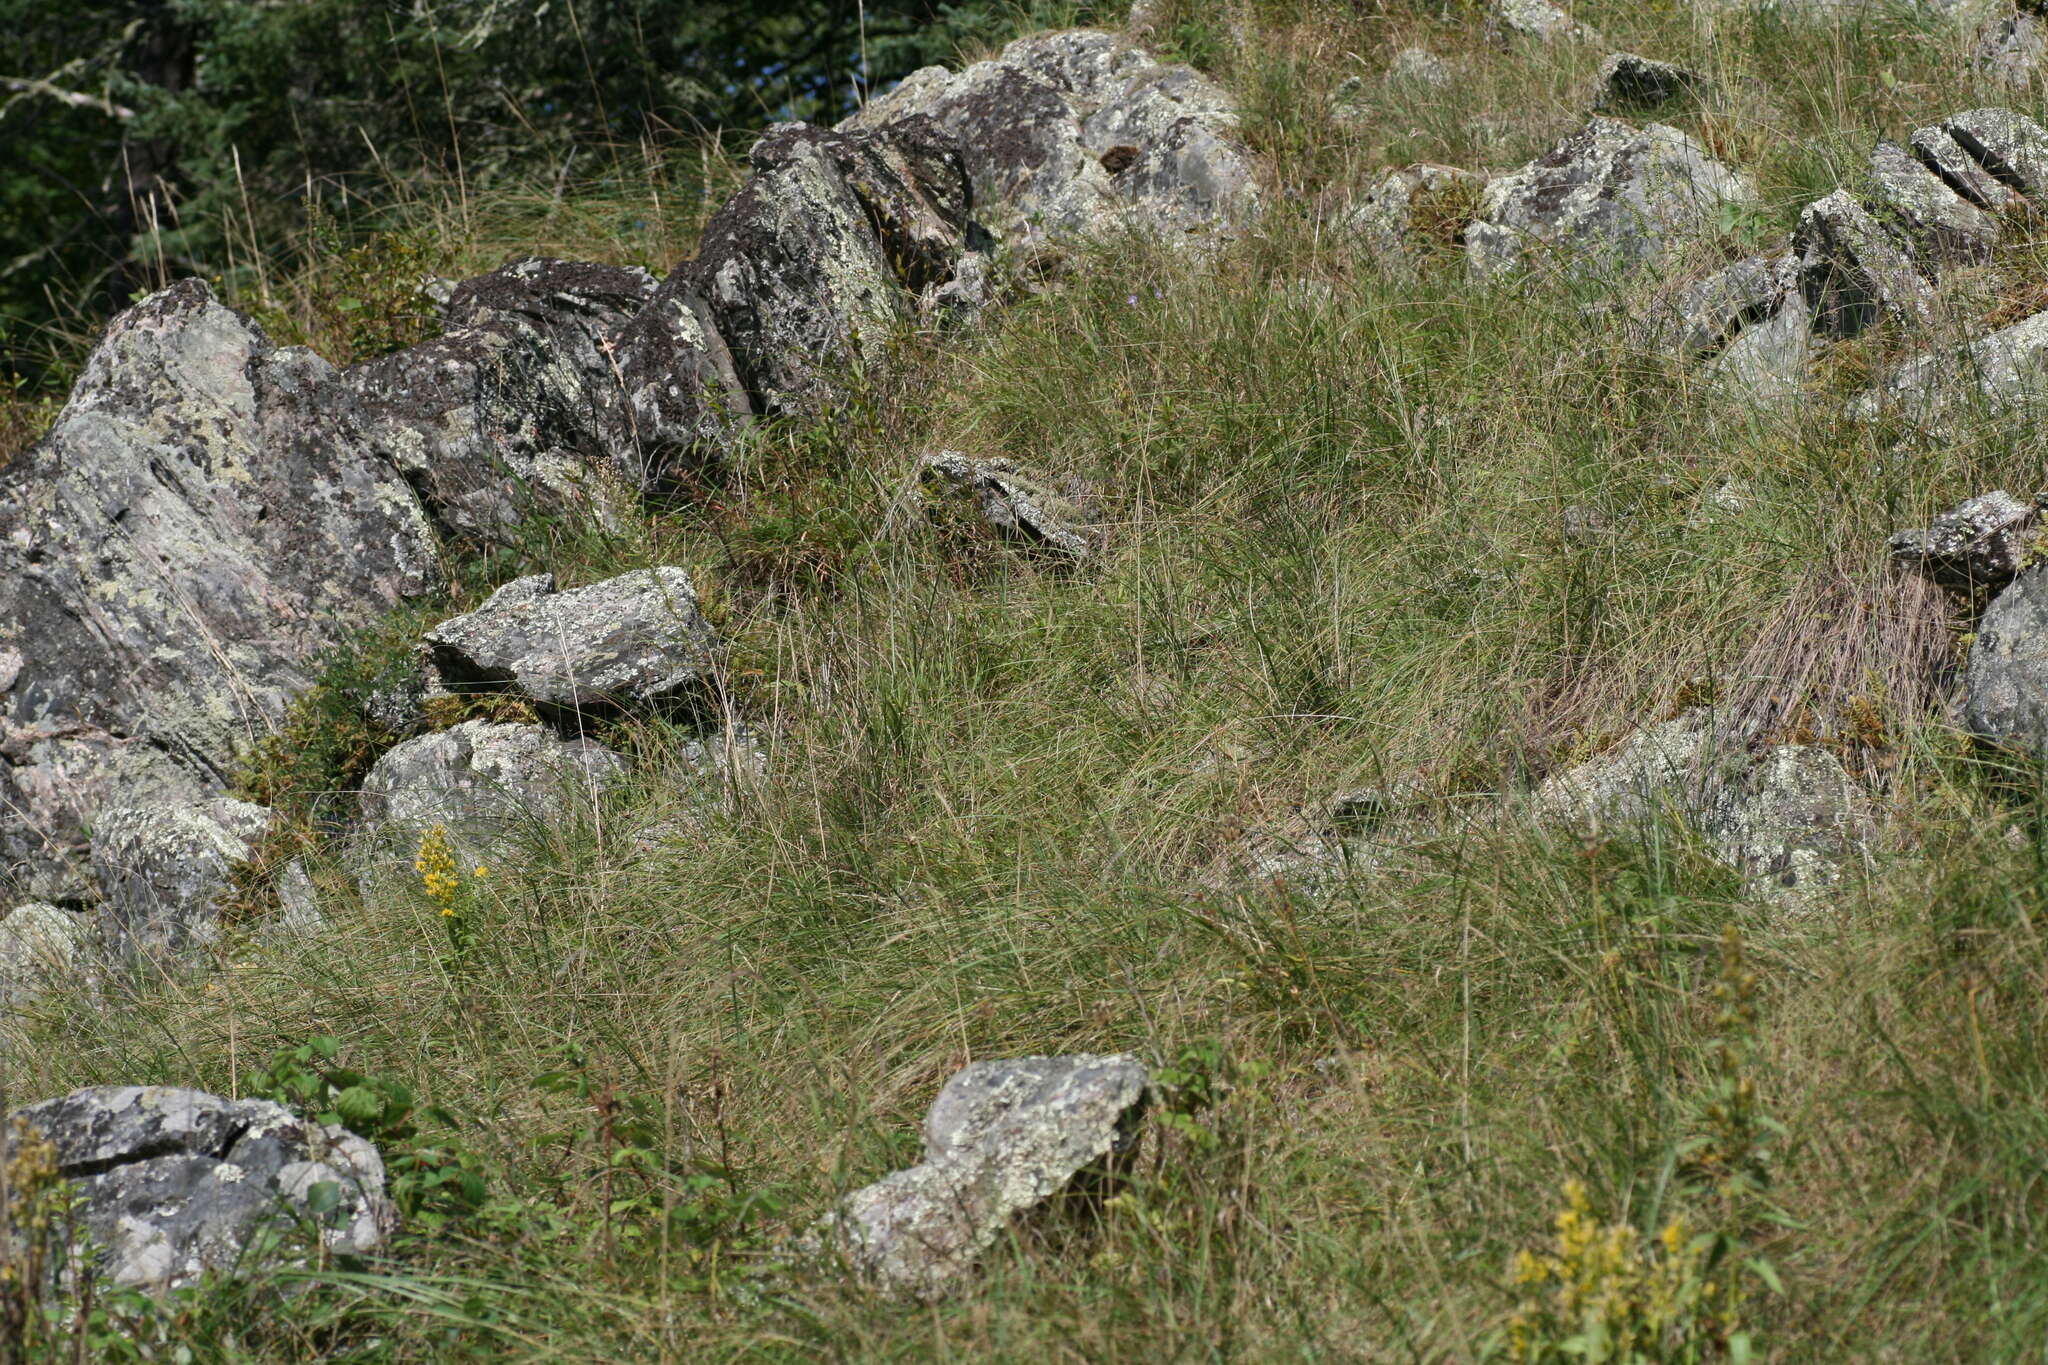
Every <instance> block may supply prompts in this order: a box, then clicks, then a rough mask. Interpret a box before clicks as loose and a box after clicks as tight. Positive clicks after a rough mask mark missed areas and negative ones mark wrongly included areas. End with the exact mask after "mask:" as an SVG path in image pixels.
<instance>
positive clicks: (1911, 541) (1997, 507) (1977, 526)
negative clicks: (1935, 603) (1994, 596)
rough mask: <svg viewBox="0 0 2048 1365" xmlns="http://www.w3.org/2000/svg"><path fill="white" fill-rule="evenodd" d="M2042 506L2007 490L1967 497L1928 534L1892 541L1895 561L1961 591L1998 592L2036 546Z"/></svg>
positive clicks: (1905, 535)
mask: <svg viewBox="0 0 2048 1365" xmlns="http://www.w3.org/2000/svg"><path fill="white" fill-rule="evenodd" d="M2040 515H2041V502H2040V500H2039V499H2036V500H2035V501H2034V502H2031V503H2028V502H2021V501H2020V500H2019V499H2018V498H2016V497H2014V496H2013V495H2012V494H2010V493H2008V492H2006V491H2005V490H2004V489H2003V488H1998V489H1993V490H1992V491H1991V492H1989V493H1980V494H1978V495H1977V496H1976V497H1974V498H1968V499H1965V500H1964V501H1962V502H1960V503H1958V504H1957V505H1956V506H1954V507H1952V508H1950V509H1949V510H1948V511H1946V512H1943V513H1941V514H1940V515H1938V516H1936V517H1935V518H1934V520H1933V521H1932V522H1930V523H1929V524H1928V525H1927V527H1926V528H1925V529H1924V530H1915V531H1901V532H1899V533H1898V534H1897V535H1895V536H1893V537H1892V538H1891V552H1892V558H1893V559H1895V560H1897V561H1898V562H1899V563H1901V564H1903V565H1905V566H1906V567H1908V568H1911V569H1916V570H1918V571H1919V572H1921V573H1924V574H1926V575H1927V576H1928V577H1929V578H1931V579H1933V580H1934V581H1935V582H1937V583H1939V584H1941V585H1942V586H1943V587H1946V588H1953V589H1954V590H1956V591H1957V592H1965V593H1976V592H1985V591H1996V590H1997V589H1999V588H2002V587H2004V586H2005V585H2006V584H2008V583H2010V582H2011V581H2012V580H2013V577H2014V576H2015V575H2016V574H2018V573H2019V571H2020V566H2021V565H2022V564H2024V563H2025V562H2026V557H2027V554H2028V552H2029V551H2030V550H2032V548H2033V544H2034V540H2035V526H2036V523H2037V522H2038V521H2039V519H2040Z"/></svg>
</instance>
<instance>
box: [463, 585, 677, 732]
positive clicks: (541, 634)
mask: <svg viewBox="0 0 2048 1365" xmlns="http://www.w3.org/2000/svg"><path fill="white" fill-rule="evenodd" d="M425 644H426V647H427V650H428V658H429V663H430V666H431V667H432V669H433V670H434V673H435V681H436V682H437V683H438V685H439V686H440V687H441V688H443V689H445V690H447V691H450V692H456V693H477V692H505V693H509V694H511V695H513V696H517V697H524V698H525V699H527V700H529V701H531V702H533V703H534V704H535V705H536V706H538V707H539V708H540V709H541V710H542V711H543V712H544V713H547V714H551V715H559V716H578V715H586V716H587V715H595V714H600V713H607V712H614V711H619V710H627V709H642V708H647V707H651V706H654V705H656V704H659V703H662V702H667V701H671V700H673V699H675V698H677V697H679V696H681V695H683V694H684V693H685V692H687V691H689V690H690V689H691V688H693V687H695V686H696V685H697V684H698V683H699V682H700V681H701V680H702V679H703V678H704V676H705V674H706V673H707V672H708V671H709V670H710V668H711V666H712V664H713V662H714V658H715V651H716V647H717V640H716V638H715V636H714V635H713V633H712V630H711V626H710V624H709V623H708V622H707V621H705V619H704V615H703V613H702V612H700V611H699V610H698V608H697V590H696V588H695V587H694V586H693V585H692V584H691V582H690V575H689V574H688V573H686V572H685V571H684V570H682V569H677V568H667V567H663V568H656V569H641V570H636V571H634V572H632V573H625V574H621V575H619V576H618V577H616V578H608V579H606V580H604V581H603V582H601V583H592V584H591V585H589V586H588V587H583V588H576V589H573V590H571V591H569V592H560V591H557V590H556V588H555V580H554V576H553V575H552V574H534V575H532V576H530V577H526V578H518V579H514V580H513V581H512V582H510V583H507V584H505V585H504V586H503V587H501V588H499V589H498V590H497V591H496V592H494V593H492V594H491V596H490V598H489V599H488V600H487V601H485V603H484V604H483V605H482V606H481V607H478V608H477V609H476V610H475V611H473V612H470V613H468V614H467V615H464V616H457V617H454V618H452V619H451V620H447V621H443V622H442V623H441V624H440V625H438V626H435V627H434V628H433V629H432V630H430V631H428V632H427V633H426V636H425Z"/></svg>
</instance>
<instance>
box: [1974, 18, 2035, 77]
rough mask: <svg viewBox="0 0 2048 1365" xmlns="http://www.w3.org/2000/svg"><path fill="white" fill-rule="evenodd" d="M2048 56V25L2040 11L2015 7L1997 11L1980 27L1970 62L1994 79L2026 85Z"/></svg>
mask: <svg viewBox="0 0 2048 1365" xmlns="http://www.w3.org/2000/svg"><path fill="white" fill-rule="evenodd" d="M2044 56H2048V25H2044V24H2043V22H2042V18H2041V16H2040V15H2039V14H2036V13H2032V12H2029V11H2026V10H2017V9H2016V10H2014V11H2013V12H2012V13H2010V14H2004V15H1994V16H1992V17H1991V18H1990V19H1988V20H1986V21H1985V22H1984V25H1983V27H1981V28H1979V29H1978V30H1977V41H1976V44H1975V46H1974V47H1973V48H1972V49H1971V52H1970V63H1971V65H1973V66H1975V67H1976V68H1977V70H1978V71H1980V72H1982V73H1983V74H1984V75H1986V76H1989V77H1990V78H1991V79H1992V80H1995V81H1999V82H2002V83H2003V84H2006V85H2010V86H2013V87H2015V88H2018V89H2022V90H2024V89H2026V88H2027V87H2028V86H2031V85H2032V84H2033V83H2034V81H2035V80H2036V79H2037V78H2038V76H2039V74H2040V71H2041V60H2042V58H2043V57H2044Z"/></svg>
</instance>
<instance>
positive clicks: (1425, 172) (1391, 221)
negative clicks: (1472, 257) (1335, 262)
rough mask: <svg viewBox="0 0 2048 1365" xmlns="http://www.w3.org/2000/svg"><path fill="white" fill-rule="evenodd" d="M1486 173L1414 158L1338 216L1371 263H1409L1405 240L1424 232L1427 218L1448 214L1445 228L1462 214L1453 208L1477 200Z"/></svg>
mask: <svg viewBox="0 0 2048 1365" xmlns="http://www.w3.org/2000/svg"><path fill="white" fill-rule="evenodd" d="M1485 184H1486V177H1485V176H1483V175H1478V174H1476V173H1474V172H1472V171H1464V170H1459V169H1458V168H1457V167H1455V166H1439V165H1436V164H1434V163H1431V162H1418V163H1417V164H1415V165H1413V166H1404V167H1402V168H1401V169H1400V170H1397V171H1389V172H1388V173H1387V174H1386V175H1385V176H1384V177H1383V178H1381V180H1380V181H1379V182H1378V183H1377V184H1375V185H1374V186H1372V188H1370V189H1368V190H1366V191H1365V192H1364V193H1363V194H1360V195H1359V196H1358V197H1357V198H1355V199H1353V200H1352V201H1351V203H1350V204H1349V205H1347V206H1346V207H1345V209H1344V211H1343V213H1342V215H1341V216H1340V218H1339V219H1338V222H1339V225H1340V226H1341V227H1342V228H1343V229H1344V230H1345V231H1346V232H1348V233H1350V234H1351V235H1352V236H1353V237H1354V238H1355V239H1356V240H1357V243H1358V246H1359V248H1360V250H1361V252H1362V253H1363V254H1364V255H1365V256H1366V257H1367V258H1368V259H1370V260H1372V261H1374V262H1375V263H1376V264H1378V265H1380V266H1382V267H1387V266H1395V267H1401V266H1407V265H1410V264H1412V254H1413V253H1412V250H1411V248H1410V241H1411V239H1412V236H1413V234H1415V233H1416V232H1419V231H1425V230H1426V229H1427V227H1428V225H1429V222H1430V221H1431V220H1432V219H1448V220H1449V221H1448V222H1446V229H1447V231H1446V237H1448V229H1450V228H1454V227H1456V226H1457V219H1458V218H1460V217H1462V216H1463V215H1461V214H1458V213H1457V212H1456V210H1457V209H1458V208H1459V207H1460V206H1461V205H1467V204H1470V203H1472V202H1473V201H1475V200H1477V199H1478V197H1479V192H1480V191H1481V189H1483V188H1484V187H1485Z"/></svg>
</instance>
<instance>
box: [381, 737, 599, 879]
mask: <svg viewBox="0 0 2048 1365" xmlns="http://www.w3.org/2000/svg"><path fill="white" fill-rule="evenodd" d="M625 774H626V760H625V759H624V758H622V757H620V756H619V755H618V754H616V753H614V752H613V751H612V750H610V749H607V748H605V747H604V746H603V745H602V744H599V743H597V742H595V741H594V740H588V739H570V740H565V739H563V738H561V737H560V736H559V735H557V734H555V733H554V732H553V731H552V730H548V729H545V728H543V727H541V726H538V725H519V724H496V723H493V722H491V721H483V720H472V721H465V722H463V723H462V724H460V725H457V726H455V727H454V728H452V729H448V730H441V731H437V732H436V733H434V734H431V735H421V736H420V737H419V738H418V739H409V740H407V741H406V742H405V743H403V744H400V745H398V746H397V747H396V748H394V749H391V750H390V751H388V752H387V753H385V754H384V756H383V757H382V758H379V759H378V760H377V762H376V764H375V766H373V767H372V768H371V769H370V773H369V776H368V777H366V778H364V779H363V793H362V805H361V818H360V824H359V829H360V833H361V837H362V839H363V841H364V843H365V845H366V847H367V848H368V849H369V850H370V851H371V853H372V855H373V858H374V855H375V854H377V853H379V852H381V853H384V854H387V855H395V856H396V857H397V858H398V859H399V861H401V862H403V863H404V865H405V866H408V867H409V866H410V865H411V859H412V854H413V851H414V849H415V848H416V847H417V846H418V844H419V840H420V837H421V836H422V835H423V834H424V833H426V831H427V830H429V829H431V828H432V827H433V826H435V825H440V826H442V827H443V828H444V829H446V830H447V831H448V836H449V840H450V842H451V843H452V844H453V845H454V846H455V848H456V849H457V851H458V853H459V854H460V856H461V857H462V859H463V861H465V862H470V863H476V862H483V863H488V862H489V861H491V860H492V859H494V858H497V857H499V856H500V855H499V852H498V850H500V849H502V848H504V847H505V846H506V845H508V844H514V843H517V842H518V841H520V840H521V839H522V838H525V837H529V836H531V835H532V834H533V833H535V832H536V831H539V830H544V829H547V828H550V827H554V826H558V825H560V824H562V823H563V822H565V821H567V820H570V819H572V818H573V817H575V816H576V815H578V814H579V813H587V812H588V811H590V810H591V809H592V808H593V806H594V805H595V802H596V800H597V798H598V797H599V796H600V795H601V794H602V793H603V792H604V791H605V790H606V789H607V788H609V787H610V786H612V785H613V784H614V783H616V782H617V781H618V780H619V779H620V778H622V777H624V776H625Z"/></svg>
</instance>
